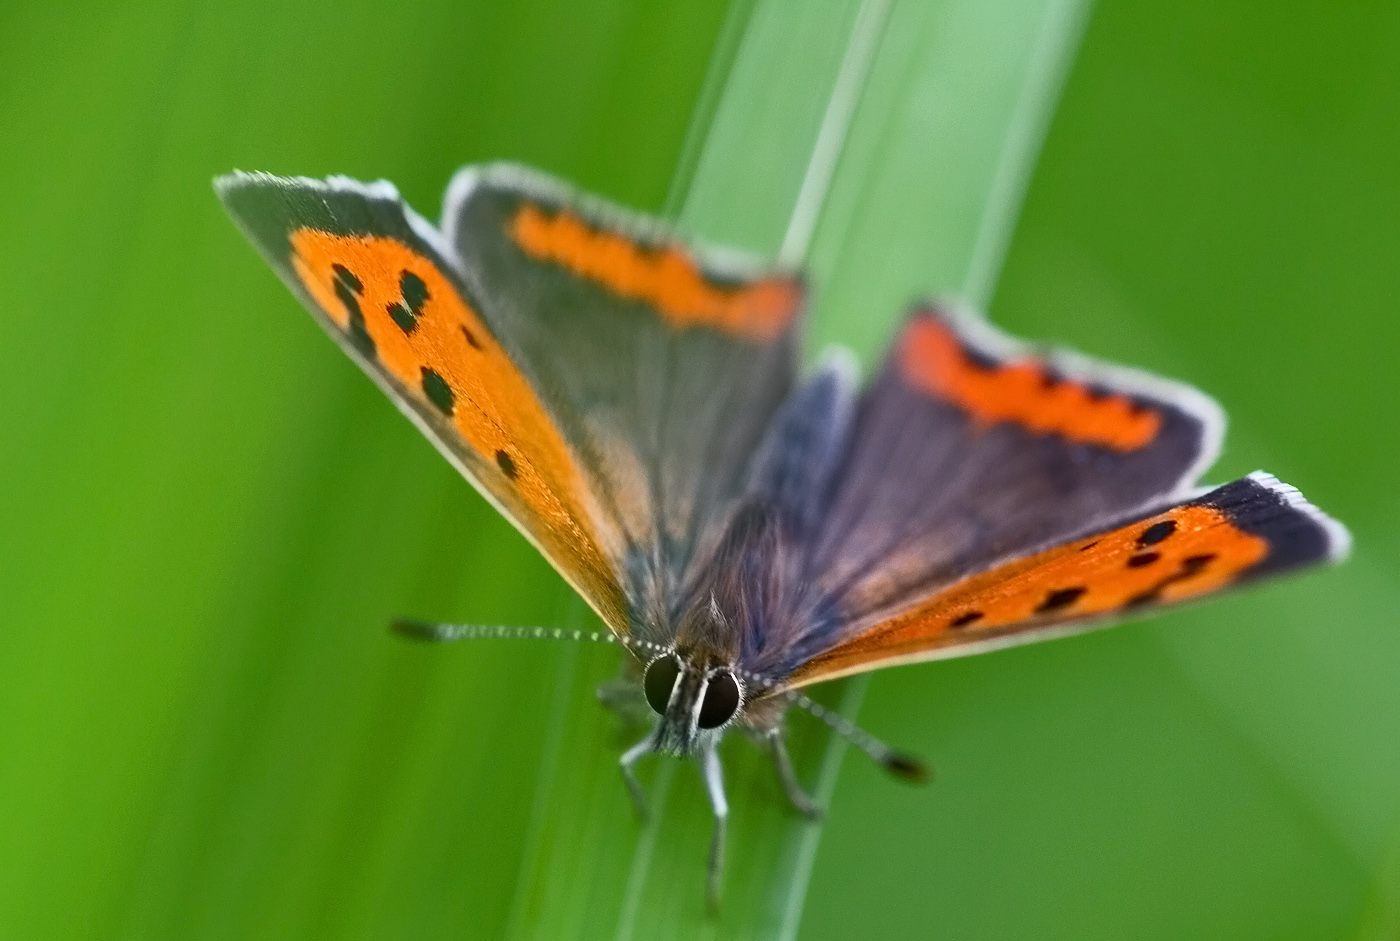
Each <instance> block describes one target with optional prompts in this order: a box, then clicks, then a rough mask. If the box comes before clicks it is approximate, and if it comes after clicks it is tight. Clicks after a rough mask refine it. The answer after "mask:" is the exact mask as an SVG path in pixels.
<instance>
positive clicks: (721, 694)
mask: <svg viewBox="0 0 1400 941" xmlns="http://www.w3.org/2000/svg"><path fill="white" fill-rule="evenodd" d="M738 710H739V681H738V680H736V679H734V674H733V673H730V672H729V671H728V670H721V671H720V672H718V673H716V674H714V675H713V676H711V677H710V685H709V686H707V687H705V701H704V702H703V703H701V704H700V720H699V723H698V724H699V726H700V728H702V729H717V728H719V727H720V726H721V725H724V723H726V722H728V721H729V720H730V718H731V717H732V716H733V715H734V713H735V712H737V711H738Z"/></svg>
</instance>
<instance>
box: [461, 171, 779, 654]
mask: <svg viewBox="0 0 1400 941" xmlns="http://www.w3.org/2000/svg"><path fill="white" fill-rule="evenodd" d="M522 210H527V211H538V212H539V213H541V214H543V217H545V218H549V219H553V220H555V221H556V222H557V221H558V220H559V219H560V218H562V217H563V216H567V217H568V219H569V222H568V224H569V225H573V226H576V228H575V229H574V230H571V231H577V232H582V233H584V234H583V235H581V236H579V238H580V239H582V241H580V242H579V244H586V245H587V246H588V250H589V251H591V252H593V255H594V257H589V258H581V259H573V260H572V261H571V259H570V258H569V257H567V256H565V255H561V256H560V257H559V258H555V259H551V258H541V257H538V256H534V257H532V256H531V254H530V253H529V252H527V251H525V250H523V249H522V246H521V244H520V243H519V241H518V239H515V238H512V237H511V235H510V234H509V233H510V232H511V231H512V226H513V225H518V222H519V218H520V216H519V214H520V213H521V212H522ZM442 227H443V230H444V232H445V234H446V236H447V238H448V239H449V241H450V242H451V243H452V244H453V246H454V248H455V250H456V252H457V254H458V256H459V257H460V259H461V263H462V267H463V277H464V278H465V279H466V280H467V282H468V284H469V285H470V286H471V288H472V293H473V296H474V297H475V298H476V299H477V301H478V303H479V304H480V305H481V313H482V316H483V317H484V318H485V319H486V320H487V321H488V322H489V323H490V326H491V329H492V331H493V332H494V333H495V335H496V336H497V337H498V339H499V340H500V342H501V343H502V344H503V345H504V346H505V347H506V348H507V349H508V350H509V351H510V353H511V356H512V358H513V360H514V361H515V362H516V364H517V365H518V366H519V368H520V369H521V371H522V372H523V373H525V375H526V376H527V377H528V378H529V379H530V382H531V384H532V386H533V387H534V389H535V390H536V391H537V393H538V394H539V396H540V399H541V400H542V401H543V402H544V404H545V406H546V407H547V408H548V409H549V411H550V412H551V413H552V417H553V418H554V420H555V421H556V423H557V424H558V426H559V428H560V429H561V431H562V432H563V434H564V436H565V438H566V439H567V441H568V443H569V445H570V448H571V449H572V451H573V452H574V455H575V457H576V459H577V460H578V462H579V464H580V466H581V468H582V470H583V472H584V473H585V474H586V475H587V476H588V477H589V485H590V489H591V491H592V492H593V494H594V495H595V497H596V500H597V505H598V508H599V512H601V513H603V514H605V515H606V516H608V517H609V518H610V519H609V523H611V524H615V526H616V528H617V530H618V531H620V532H621V533H622V536H623V539H624V541H625V545H624V546H623V547H621V552H622V555H623V558H624V559H625V569H626V571H625V573H624V581H625V590H626V591H627V593H628V595H629V603H630V605H631V607H632V612H631V617H632V621H633V629H634V630H636V631H637V632H638V633H639V636H641V637H643V638H644V639H647V640H650V641H652V642H654V643H662V644H665V643H669V642H670V640H671V639H672V638H671V637H669V636H666V635H667V633H668V632H669V630H670V628H669V625H672V624H674V623H675V621H676V619H677V617H678V613H679V609H680V607H681V606H682V604H683V595H684V582H685V576H686V573H688V572H691V571H693V569H694V567H695V564H696V562H697V560H698V559H699V558H700V557H702V556H704V555H705V554H707V553H711V552H713V551H714V549H715V547H716V546H717V545H718V543H719V541H720V539H721V537H722V533H723V531H724V530H725V528H726V526H727V525H728V524H729V522H730V520H731V518H732V516H733V513H734V512H735V509H736V506H737V503H738V500H739V498H740V496H741V495H742V493H743V491H744V488H745V486H746V481H747V477H746V475H747V471H748V468H749V466H750V464H751V462H752V460H753V457H754V452H755V450H756V449H757V448H758V447H759V444H760V441H761V440H762V437H763V435H764V433H765V431H766V429H767V428H768V426H769V425H770V424H771V423H772V421H773V418H774V416H775V414H776V413H777V411H778V409H779V408H780V406H781V405H782V403H783V402H784V401H785V399H786V398H787V396H788V394H789V393H790V392H791V391H792V388H793V385H794V381H795V375H796V355H797V344H798V331H799V329H800V323H801V319H802V318H801V315H800V304H799V306H798V307H797V308H796V309H795V310H794V312H793V316H792V317H791V318H790V320H789V322H787V323H786V324H785V325H783V326H782V328H781V329H779V330H776V331H775V332H774V333H772V334H771V335H768V336H762V337H756V336H752V335H750V336H745V335H742V331H738V330H726V329H723V325H722V324H721V325H720V326H719V327H712V326H709V325H706V324H704V323H679V324H678V323H677V322H676V321H674V320H668V319H667V318H666V317H663V316H661V315H660V313H659V311H658V309H657V305H656V303H655V302H654V301H653V300H649V299H648V298H646V297H645V296H640V294H644V293H645V292H641V291H639V296H628V294H627V291H626V290H625V287H626V285H622V286H621V288H623V289H620V286H619V284H618V283H607V280H606V279H607V272H606V270H605V269H606V267H607V265H609V264H612V261H610V258H612V257H615V256H610V255H609V253H621V254H623V255H628V253H632V254H631V255H630V256H629V257H632V258H634V259H641V261H640V262H638V263H637V264H642V265H646V266H654V265H662V264H674V263H675V259H676V258H677V257H681V255H680V254H677V253H683V257H685V258H686V259H688V263H693V265H694V268H695V271H696V272H698V274H699V275H700V277H701V279H702V281H703V283H704V285H705V287H706V288H707V289H713V290H714V291H715V292H717V294H718V295H723V296H729V294H730V293H732V292H737V291H740V290H742V289H743V288H745V287H746V286H749V285H752V284H754V283H756V282H758V281H761V280H764V279H768V280H772V279H783V278H785V276H783V275H780V274H778V275H775V274H773V273H771V272H765V271H763V270H761V269H760V268H759V267H758V266H756V265H754V264H753V263H752V262H750V261H748V260H746V259H743V258H740V257H738V256H731V255H727V254H725V253H722V252H719V251H716V250H710V249H703V248H694V247H685V246H683V245H682V244H681V242H680V240H679V238H678V237H677V236H676V235H675V234H674V233H673V232H671V231H670V230H668V229H667V228H665V227H664V226H662V225H660V224H659V223H657V222H656V221H655V220H651V219H647V218H644V217H641V216H638V215H634V214H630V213H627V212H625V211H623V210H621V209H618V208H617V207H614V206H612V205H609V204H607V203H604V202H602V201H600V200H597V199H595V198H592V197H588V196H586V195H582V194H579V193H576V192H574V191H572V190H571V189H569V188H568V187H567V186H565V185H564V184H562V183H559V182H558V181H555V180H552V179H550V178H548V177H544V176H542V175H540V174H538V173H535V172H533V171H528V170H525V169H523V168H519V167H514V166H509V165H492V166H485V167H473V168H468V169H467V170H464V171H463V172H462V173H461V174H459V176H458V177H457V179H456V180H455V181H454V182H453V185H452V186H451V188H450V189H449V191H448V196H447V200H446V204H445V207H444V213H443V221H442ZM668 256H669V257H668ZM589 265H593V266H594V267H593V268H590V267H589ZM599 271H601V272H603V273H602V274H600V275H598V276H596V277H594V276H591V274H594V273H596V272H599ZM643 273H644V274H645V272H643ZM615 280H616V279H615ZM787 281H790V283H791V285H792V292H793V296H794V297H797V298H800V296H801V285H800V282H798V281H797V280H796V279H795V278H787Z"/></svg>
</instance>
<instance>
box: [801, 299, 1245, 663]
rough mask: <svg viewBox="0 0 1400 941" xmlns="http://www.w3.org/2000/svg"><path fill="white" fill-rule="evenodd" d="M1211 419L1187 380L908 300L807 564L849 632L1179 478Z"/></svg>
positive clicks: (1157, 496) (1214, 437)
mask: <svg viewBox="0 0 1400 941" xmlns="http://www.w3.org/2000/svg"><path fill="white" fill-rule="evenodd" d="M1222 429H1223V419H1222V417H1221V413H1220V410H1219V409H1218V407H1216V406H1215V404H1214V403H1213V402H1212V401H1211V400H1210V399H1208V398H1206V397H1205V396H1204V395H1202V394H1201V393H1199V392H1197V391H1195V390H1194V389H1191V388H1189V387H1187V386H1183V385H1179V384H1176V383H1170V382H1167V381H1165V380H1162V379H1157V378H1156V377H1152V376H1148V375H1145V374H1142V373H1135V372H1132V371H1129V370H1125V369H1121V368H1117V367H1112V366H1107V365H1104V364H1100V363H1095V362H1093V361H1091V360H1088V359H1087V358H1085V357H1080V356H1076V355H1074V354H1069V353H1063V352H1046V351H1040V350H1036V349H1034V348H1031V347H1028V346H1026V345H1024V344H1021V343H1019V342H1017V341H1015V340H1012V339H1011V338H1009V337H1006V336H1004V335H1002V334H1000V333H998V332H996V331H995V330H993V329H992V328H991V327H990V325H988V324H987V323H985V322H984V321H982V320H980V319H978V318H976V317H974V316H972V315H970V314H966V313H961V312H957V311H953V310H949V309H939V308H927V309H923V310H919V311H917V312H916V313H915V314H914V315H913V316H911V318H910V319H909V321H908V323H907V324H906V325H905V327H904V330H903V331H902V333H901V335H900V337H899V338H898V340H897V341H896V342H895V344H894V347H893V348H892V351H891V353H890V356H889V358H888V360H887V362H886V363H885V366H884V368H883V370H882V372H881V374H880V375H879V376H878V378H877V379H876V380H875V382H874V383H873V384H872V386H871V388H870V389H869V390H868V391H867V392H866V394H865V396H864V398H863V400H862V403H861V405H860V409H859V413H858V416H857V420H856V426H855V431H854V437H853V441H852V445H851V449H850V457H849V460H848V462H847V464H846V467H845V469H844V470H843V472H842V474H841V477H840V480H839V483H838V484H837V487H836V492H835V497H834V501H833V504H832V507H831V509H830V512H829V513H828V514H827V516H826V522H825V526H824V527H823V530H822V533H821V535H820V537H819V538H818V540H817V542H816V545H815V548H814V550H813V553H812V556H811V561H810V572H811V577H812V579H813V581H814V582H815V583H816V584H817V585H818V586H819V587H820V590H821V593H822V595H823V596H824V597H825V598H827V599H829V600H830V601H831V602H832V603H834V604H835V605H836V606H838V607H839V608H840V610H841V611H842V612H843V613H844V625H845V629H846V630H848V631H850V632H852V633H854V632H857V631H859V630H862V629H864V628H865V627H868V626H870V625H871V624H874V623H878V622H880V621H883V620H886V619H887V618H889V617H891V616H893V615H894V614H896V613H897V612H898V611H899V610H901V609H903V608H905V607H908V606H909V605H910V604H912V603H913V602H915V601H917V600H919V599H922V598H926V597H928V596H929V595H931V594H934V593H936V592H938V591H940V590H941V589H943V588H945V587H947V586H949V585H952V584H953V583H954V582H957V581H958V580H960V579H962V578H965V577H967V576H968V575H971V574H974V573H976V572H979V571H982V570H985V569H987V568H988V567H990V566H992V565H994V564H996V563H998V562H1000V561H1002V560H1005V559H1010V558H1013V557H1016V556H1022V555H1029V554H1031V553H1033V552H1035V551H1037V550H1039V549H1042V548H1046V547H1048V546H1052V545H1055V544H1057V543H1060V542H1063V541H1064V540H1066V539H1069V538H1071V537H1072V536H1075V535H1077V534H1078V533H1080V532H1082V531H1083V530H1084V529H1085V527H1086V526H1088V525H1092V524H1093V523H1094V522H1095V521H1108V520H1114V519H1117V518H1120V517H1122V516H1123V515H1124V514H1126V513H1129V512H1131V511H1133V510H1136V509H1139V508H1142V507H1144V506H1147V505H1158V504H1161V503H1163V502H1164V501H1165V500H1166V499H1167V498H1168V497H1169V496H1176V495H1178V494H1181V493H1184V492H1185V490H1186V489H1187V488H1188V487H1189V485H1190V484H1192V483H1193V482H1194V481H1195V479H1196V477H1197V476H1198V475H1199V474H1200V472H1201V471H1202V470H1203V469H1204V468H1205V467H1206V466H1207V465H1208V464H1209V463H1210V462H1211V461H1212V460H1213V459H1214V457H1215V454H1216V452H1217V450H1218V447H1219V441H1220V436H1221V432H1222ZM838 639H840V638H832V639H831V640H833V641H835V640H838Z"/></svg>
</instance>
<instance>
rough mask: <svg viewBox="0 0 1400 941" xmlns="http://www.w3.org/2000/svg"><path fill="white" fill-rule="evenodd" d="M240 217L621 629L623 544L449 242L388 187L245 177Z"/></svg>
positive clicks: (329, 322) (320, 314)
mask: <svg viewBox="0 0 1400 941" xmlns="http://www.w3.org/2000/svg"><path fill="white" fill-rule="evenodd" d="M216 189H217V191H218V194H219V196H220V198H221V199H222V200H223V202H224V205H225V207H227V209H228V211H229V213H230V215H232V216H233V218H234V220H235V221H236V222H237V223H238V225H239V227H240V228H241V229H242V230H243V231H244V233H245V234H247V236H248V237H249V238H250V239H251V240H252V242H253V244H254V245H255V246H256V247H257V248H258V250H259V251H260V252H261V253H262V255H263V256H264V257H265V258H266V259H267V260H268V262H269V263H270V264H271V265H272V267H273V268H274V269H275V270H276V272H277V273H278V275H280V276H281V278H282V280H283V281H285V282H286V283H287V286H288V287H289V288H291V290H292V292H293V293H294V294H295V295H297V297H299V298H300V299H301V301H302V303H304V304H305V305H306V307H307V309H308V310H310V311H311V313H312V315H313V316H314V317H315V318H316V320H317V321H318V322H319V323H320V324H321V326H322V327H324V328H325V329H326V331H327V332H328V333H329V334H330V335H331V336H332V337H333V338H334V339H335V340H336V342H337V343H339V344H340V346H341V347H342V348H343V349H344V350H345V351H346V353H348V354H349V355H350V357H351V358H352V359H354V360H355V362H357V363H358V364H359V365H360V366H361V368H363V369H364V370H365V371H366V372H367V373H368V374H369V375H370V376H371V377H372V378H373V379H374V380H375V381H376V382H377V383H378V384H379V385H380V387H381V388H383V389H384V391H385V392H386V393H388V395H389V397H390V398H391V399H393V400H394V402H395V403H396V404H397V405H398V406H399V408H400V409H402V410H403V411H404V413H405V414H407V415H408V416H409V417H410V418H411V419H413V421H414V422H415V424H417V425H418V427H419V428H420V429H422V431H423V432H424V433H425V434H426V435H427V436H428V437H429V438H430V439H431V440H432V441H433V443H434V444H435V445H437V447H438V449H439V450H440V451H441V452H442V453H443V454H444V455H445V456H446V457H447V458H448V460H449V461H451V462H452V463H453V464H454V465H455V466H456V467H457V468H458V470H460V471H461V472H462V473H463V474H464V475H465V476H466V477H467V479H468V480H470V481H471V482H472V483H473V484H475V485H476V487H477V489H479V490H480V491H481V492H482V493H483V495H485V496H486V497H487V499H489V500H491V501H492V502H493V503H494V504H495V505H496V506H497V508H499V509H500V510H501V511H502V512H503V513H504V514H505V515H506V517H507V518H509V519H510V520H511V521H512V522H513V523H514V524H515V525H516V526H517V527H518V528H519V529H520V530H521V532H523V533H524V534H525V536H526V537H527V538H529V539H530V540H531V541H532V542H534V544H535V545H536V546H538V547H539V549H540V551H541V552H543V553H544V555H545V557H546V558H548V559H549V561H550V562H551V563H552V564H553V565H554V566H555V567H556V568H557V569H558V570H559V571H560V573H561V574H563V575H564V577H565V578H566V579H568V580H569V582H570V583H571V584H573V586H574V587H575V588H576V589H577V590H578V591H579V593H580V594H582V595H583V597H584V598H585V599H586V600H587V601H588V602H589V604H590V605H591V606H592V607H593V608H594V609H595V610H596V611H597V612H598V614H599V615H600V616H601V617H602V618H603V619H604V621H606V622H607V623H608V624H609V625H610V626H611V627H612V628H613V629H614V630H617V631H620V632H621V631H626V630H627V628H628V610H627V603H626V600H625V596H624V593H623V590H622V587H621V584H620V579H619V575H618V572H619V570H620V568H621V567H622V565H623V564H624V559H623V552H622V548H621V547H622V539H621V537H620V534H619V533H618V532H617V531H616V527H615V526H613V525H612V524H611V522H610V519H609V517H608V515H607V514H606V513H603V512H600V511H599V508H598V507H597V506H596V503H595V500H594V497H593V494H592V493H591V491H590V487H589V482H588V480H587V477H586V475H585V474H584V473H583V472H582V470H581V469H580V466H579V462H578V459H577V456H576V455H575V454H574V452H573V451H572V450H571V448H570V446H569V443H568V441H567V440H566V437H565V435H564V434H562V433H561V431H560V429H559V427H558V425H557V424H556V423H555V421H554V420H553V418H552V416H551V414H550V410H549V407H548V406H547V405H546V403H544V402H543V401H541V398H540V396H538V395H537V394H536V390H535V388H534V387H533V385H532V383H531V381H530V380H529V379H528V378H527V376H526V375H525V374H524V373H523V372H522V371H521V369H520V368H519V367H518V366H517V364H516V363H514V362H513V361H512V358H511V355H510V353H509V351H508V348H507V347H505V346H503V345H502V343H501V341H500V338H499V337H498V336H497V335H496V332H495V330H494V329H493V328H492V326H491V324H490V322H489V321H488V320H487V319H486V318H484V317H483V315H482V303H481V301H480V299H479V298H477V297H475V296H473V293H472V292H471V290H470V288H469V285H468V284H467V283H466V282H465V281H464V280H463V277H462V273H461V271H460V269H459V268H458V266H457V263H456V262H455V260H454V259H453V257H452V253H451V250H450V249H449V248H448V247H447V245H446V243H445V241H444V240H443V239H442V237H441V235H440V234H439V233H438V232H437V231H436V230H435V229H434V228H433V227H432V226H431V225H429V224H428V223H426V222H425V221H423V220H422V219H421V218H420V217H418V216H417V215H416V214H415V213H414V212H413V211H412V210H411V209H409V208H408V207H407V206H405V205H404V203H403V201H402V200H401V199H400V197H399V195H398V193H397V192H396V191H395V190H394V188H393V187H392V186H390V185H389V184H387V183H375V184H370V185H366V184H361V183H357V182H355V181H353V180H347V179H344V178H334V179H331V180H327V181H319V180H309V179H303V178H295V179H289V178H280V177H274V176H269V175H267V174H246V173H235V174H232V175H230V176H226V177H223V178H221V179H219V180H218V181H217V182H216Z"/></svg>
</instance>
